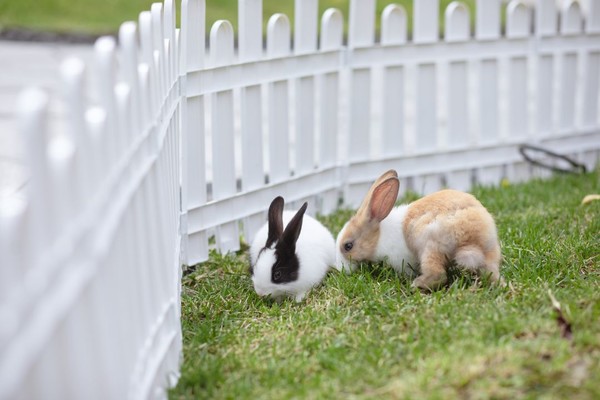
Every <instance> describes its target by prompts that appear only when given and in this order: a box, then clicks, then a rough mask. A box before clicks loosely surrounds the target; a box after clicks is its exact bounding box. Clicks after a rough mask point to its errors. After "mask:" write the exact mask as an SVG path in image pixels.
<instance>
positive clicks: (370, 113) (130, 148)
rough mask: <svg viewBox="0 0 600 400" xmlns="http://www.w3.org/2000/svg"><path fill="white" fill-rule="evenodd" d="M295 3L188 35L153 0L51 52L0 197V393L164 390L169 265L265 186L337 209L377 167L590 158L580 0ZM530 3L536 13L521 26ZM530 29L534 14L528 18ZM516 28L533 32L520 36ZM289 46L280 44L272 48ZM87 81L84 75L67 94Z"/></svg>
mask: <svg viewBox="0 0 600 400" xmlns="http://www.w3.org/2000/svg"><path fill="white" fill-rule="evenodd" d="M500 10H501V1H500V0H478V1H477V15H476V18H475V32H474V33H472V32H471V30H470V22H469V21H470V17H469V13H470V11H469V10H468V8H467V7H465V6H464V5H462V4H461V3H457V2H454V3H452V4H450V5H449V6H448V8H447V9H446V10H445V32H443V33H442V32H440V29H439V27H438V11H439V2H438V0H418V1H415V2H414V15H413V16H412V18H413V34H412V38H409V35H408V34H407V22H408V19H409V16H408V15H407V14H406V12H405V10H404V9H403V8H402V7H400V6H397V5H389V6H387V7H386V8H385V10H384V11H383V14H382V15H381V35H380V39H379V40H377V41H376V38H375V21H376V18H379V16H376V15H375V0H351V1H350V15H349V18H348V20H349V23H348V29H347V32H348V39H347V43H345V42H344V40H343V36H344V17H343V15H342V14H341V13H340V12H339V11H338V10H335V9H329V10H327V11H326V12H325V13H324V14H323V16H322V17H321V19H320V35H318V31H319V29H318V28H319V16H318V2H317V0H297V1H296V2H295V11H294V29H293V35H294V37H293V41H292V40H291V39H292V38H291V26H290V20H289V18H288V17H287V16H285V15H282V14H277V15H274V16H272V17H271V18H270V19H269V20H268V24H267V37H266V48H263V34H262V24H263V17H262V15H263V12H262V0H239V14H238V17H239V18H238V30H237V37H238V46H237V48H235V47H234V36H235V34H234V29H233V27H232V25H231V23H229V22H227V21H219V22H217V23H215V24H214V26H213V27H212V28H211V30H210V35H209V40H208V42H209V46H208V48H207V47H206V36H205V28H206V26H205V20H206V19H205V2H204V0H183V1H182V4H181V13H182V15H181V29H176V28H175V8H174V4H173V1H172V0H166V1H165V2H164V4H154V5H153V6H152V9H151V11H150V12H143V13H141V14H140V18H139V23H138V24H135V23H132V22H128V23H125V24H123V25H122V27H121V30H120V32H119V46H116V45H115V41H114V40H113V39H110V38H102V39H100V40H98V42H97V43H96V47H95V54H96V60H95V64H94V65H93V66H87V67H86V66H85V65H84V64H83V63H82V62H81V61H78V60H75V59H71V60H67V61H65V63H64V65H63V69H62V71H61V72H62V76H63V80H64V82H63V86H64V88H65V90H64V100H65V102H66V106H67V111H68V115H69V119H68V121H67V122H68V124H67V126H66V128H65V131H64V132H61V134H50V133H49V129H48V125H47V123H46V114H47V112H48V104H49V99H48V97H47V95H46V94H44V93H43V92H41V91H39V90H35V89H31V90H28V91H26V92H25V93H23V95H22V97H21V99H20V101H19V110H20V121H21V128H22V129H21V130H22V132H23V136H24V137H25V138H26V142H27V143H26V149H27V151H28V157H27V159H28V161H29V167H30V175H31V178H30V182H29V185H28V195H27V199H26V201H24V202H22V201H21V202H18V201H15V202H11V204H4V205H2V206H0V262H1V264H0V307H1V308H0V322H1V324H0V399H5V398H6V399H9V398H10V399H12V398H23V399H30V398H44V399H46V398H50V399H52V398H60V399H65V398H86V399H88V398H99V399H121V398H164V397H165V396H166V391H165V389H166V388H167V387H169V386H170V385H172V384H174V382H175V381H176V379H177V374H178V367H179V361H180V356H181V327H180V309H179V307H180V278H181V265H182V264H189V265H191V264H195V263H197V262H201V261H204V260H206V259H207V257H208V251H209V248H210V246H211V244H209V243H212V242H211V239H212V238H213V237H214V239H215V240H214V245H213V246H215V247H216V248H217V249H219V250H221V251H232V250H237V249H239V246H240V236H243V237H244V238H245V240H246V241H250V240H251V239H252V237H253V234H254V232H255V231H256V230H257V228H258V227H259V226H260V225H261V224H263V223H264V220H265V214H264V212H265V209H266V207H267V206H268V204H269V203H270V201H271V200H272V198H273V197H275V196H276V195H283V196H284V197H285V198H286V201H287V202H288V203H294V202H299V201H301V200H305V199H308V200H310V205H309V210H310V212H311V213H313V214H314V213H317V212H321V213H328V212H330V211H332V210H333V209H335V208H336V207H338V206H339V205H340V204H345V205H349V206H354V205H356V204H357V202H358V201H359V200H360V199H361V197H362V195H363V194H364V192H365V190H366V188H367V187H368V185H369V184H370V182H371V181H372V180H373V179H374V178H375V177H376V176H378V175H379V174H380V173H381V171H383V170H385V169H388V168H395V169H396V170H398V172H399V175H400V176H401V178H402V187H403V188H404V189H406V188H410V189H413V190H416V191H418V192H423V193H426V192H431V191H434V190H437V189H439V188H441V187H443V186H450V187H454V188H459V189H468V188H469V187H471V185H472V184H473V183H484V184H498V183H499V182H500V180H501V179H502V178H507V179H509V180H510V181H520V180H524V179H529V178H531V177H533V176H544V175H545V174H547V172H545V171H542V170H536V169H534V168H532V167H530V166H529V165H528V164H526V163H525V162H524V161H523V160H522V158H521V156H520V154H519V152H518V151H517V149H518V146H519V145H520V144H523V143H534V144H538V145H541V146H544V147H547V148H549V149H551V150H554V151H557V152H560V153H564V154H568V155H571V156H573V157H574V158H576V159H578V160H579V161H580V162H583V163H585V164H586V165H587V166H588V168H592V167H593V166H594V165H595V164H596V163H597V161H598V156H599V154H600V122H599V118H598V117H599V115H600V112H599V101H598V100H599V92H600V1H598V0H591V1H589V2H588V3H587V8H586V9H585V13H584V12H582V10H581V7H580V6H579V4H578V3H577V2H575V1H566V2H564V4H562V5H561V6H560V7H557V5H556V3H555V1H554V0H538V1H537V2H536V8H535V13H533V10H532V9H530V8H528V7H527V6H525V5H524V4H522V3H520V2H518V1H513V2H511V3H509V5H508V7H507V12H506V30H505V33H502V32H501V22H500V21H501V19H500V14H501V13H500ZM534 15H535V18H533V17H534ZM533 19H535V21H533ZM532 26H533V28H532ZM292 43H293V45H292ZM90 70H91V72H92V73H93V74H94V78H95V79H94V82H97V84H96V86H95V87H93V88H89V87H87V86H86V76H88V77H89V73H90Z"/></svg>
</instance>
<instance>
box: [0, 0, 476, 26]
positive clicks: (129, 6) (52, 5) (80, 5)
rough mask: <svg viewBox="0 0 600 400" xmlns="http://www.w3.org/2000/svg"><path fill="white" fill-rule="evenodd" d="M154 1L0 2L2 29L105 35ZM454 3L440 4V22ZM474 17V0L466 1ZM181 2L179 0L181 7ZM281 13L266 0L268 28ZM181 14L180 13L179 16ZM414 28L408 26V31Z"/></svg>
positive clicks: (285, 3)
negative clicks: (448, 6)
mask: <svg viewBox="0 0 600 400" xmlns="http://www.w3.org/2000/svg"><path fill="white" fill-rule="evenodd" d="M153 2H154V1H152V0H105V1H103V2H102V3H101V4H102V5H101V6H98V5H99V3H98V2H97V1H94V0H77V1H69V0H2V1H1V2H0V30H2V28H29V29H34V30H46V31H53V32H60V33H65V32H66V33H69V32H77V33H86V34H104V33H115V32H117V30H118V28H119V25H120V24H121V23H122V22H124V21H127V20H137V17H138V14H139V13H140V12H141V11H144V10H149V9H150V6H151V4H152V3H153ZM450 2H451V0H441V1H440V21H441V22H443V12H444V10H445V7H446V6H447V5H448V4H449V3H450ZM464 2H465V3H466V4H468V5H469V6H470V7H471V10H472V12H471V14H472V15H471V16H472V17H473V15H474V7H475V0H466V1H464ZM180 3H181V1H180V0H176V4H177V7H178V8H179V6H180ZM390 3H398V4H402V5H403V6H404V7H405V8H406V10H407V12H408V13H409V15H411V14H412V3H413V1H412V0H395V1H393V0H379V1H377V15H378V17H377V26H379V16H380V15H381V11H382V10H383V9H384V8H385V6H386V5H388V4H390ZM237 4H238V2H237V0H206V15H207V24H206V26H207V31H208V30H210V27H211V26H212V24H213V23H214V22H215V21H216V20H219V19H228V20H230V21H231V22H232V23H233V24H234V26H236V25H237ZM348 4H349V0H320V1H319V15H322V13H323V11H325V10H326V9H327V8H329V7H336V8H339V9H340V10H341V11H342V13H343V14H344V16H345V18H346V20H347V18H348ZM278 12H282V13H285V14H287V15H288V16H289V17H290V19H292V18H293V14H294V1H293V0H263V16H264V17H263V19H264V23H265V25H266V22H267V20H268V18H269V17H270V16H271V15H273V14H274V13H278ZM178 14H179V13H178ZM410 29H411V25H410V24H409V30H410Z"/></svg>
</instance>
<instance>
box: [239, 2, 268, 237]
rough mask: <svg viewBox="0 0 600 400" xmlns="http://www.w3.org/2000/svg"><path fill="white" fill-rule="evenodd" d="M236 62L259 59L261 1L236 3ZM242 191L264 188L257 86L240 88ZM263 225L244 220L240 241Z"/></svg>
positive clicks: (255, 218)
mask: <svg viewBox="0 0 600 400" xmlns="http://www.w3.org/2000/svg"><path fill="white" fill-rule="evenodd" d="M238 38H239V39H238V40H239V58H240V62H253V61H256V60H259V59H261V58H262V0H258V1H256V0H242V1H239V32H238ZM240 97H241V136H242V190H243V191H248V190H254V189H257V188H259V187H260V186H262V185H263V184H264V181H265V172H264V169H263V121H262V116H263V114H262V92H261V87H260V85H252V86H248V87H243V88H241V93H240ZM263 223H264V220H263V215H262V213H259V214H255V215H252V216H249V217H247V218H245V219H244V237H245V238H246V240H247V241H248V242H249V243H250V242H251V241H252V239H253V238H254V234H255V233H256V231H257V230H258V229H260V227H261V225H262V224H263Z"/></svg>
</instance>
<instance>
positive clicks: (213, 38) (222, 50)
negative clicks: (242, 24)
mask: <svg viewBox="0 0 600 400" xmlns="http://www.w3.org/2000/svg"><path fill="white" fill-rule="evenodd" d="M233 55H234V52H233V26H232V25H231V22H229V21H227V20H224V19H221V20H219V21H217V22H215V23H214V24H213V26H212V28H211V29H210V58H211V63H212V65H213V67H221V66H223V65H227V64H231V63H232V62H233Z"/></svg>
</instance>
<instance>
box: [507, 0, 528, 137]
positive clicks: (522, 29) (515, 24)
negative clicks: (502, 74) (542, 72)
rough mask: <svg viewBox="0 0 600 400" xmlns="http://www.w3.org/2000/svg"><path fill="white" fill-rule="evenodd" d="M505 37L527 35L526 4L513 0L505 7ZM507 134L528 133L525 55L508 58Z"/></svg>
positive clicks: (513, 135)
mask: <svg viewBox="0 0 600 400" xmlns="http://www.w3.org/2000/svg"><path fill="white" fill-rule="evenodd" d="M506 14H507V15H506V37H507V38H508V39H523V38H526V37H527V36H528V35H529V27H530V19H531V15H530V12H529V9H528V8H527V6H525V5H524V4H523V3H520V2H519V1H518V0H513V1H511V2H510V3H509V4H508V7H507V9H506ZM508 62H509V72H508V75H509V77H508V80H509V101H508V129H509V132H508V136H510V137H526V136H527V134H528V122H529V121H528V109H527V107H528V102H527V99H528V98H529V97H528V96H527V89H528V77H527V57H511V58H510V59H509V60H508Z"/></svg>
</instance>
